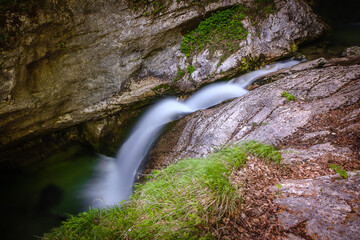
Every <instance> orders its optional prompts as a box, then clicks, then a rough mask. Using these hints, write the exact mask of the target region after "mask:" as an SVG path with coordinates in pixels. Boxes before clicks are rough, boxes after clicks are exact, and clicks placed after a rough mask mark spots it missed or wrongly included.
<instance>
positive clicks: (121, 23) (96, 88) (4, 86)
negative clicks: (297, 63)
mask: <svg viewBox="0 0 360 240" xmlns="http://www.w3.org/2000/svg"><path fill="white" fill-rule="evenodd" d="M128 3H129V2H128V1H115V0H107V1H89V0H82V1H72V0H66V1H61V2H58V1H55V2H54V1H51V2H46V3H45V4H44V6H39V8H37V9H36V13H35V15H30V14H27V13H17V14H14V13H10V12H8V13H5V17H6V19H7V21H6V22H7V24H6V26H5V28H7V29H8V30H9V31H10V30H11V31H14V32H15V31H17V33H18V34H17V35H18V36H17V37H12V38H11V40H12V41H10V42H9V46H8V47H7V48H2V49H1V50H0V54H1V57H0V116H1V118H0V148H1V149H5V148H8V147H9V146H10V145H13V144H16V142H18V143H19V142H20V141H28V140H31V139H34V138H36V137H38V136H41V135H44V134H48V133H51V132H55V131H59V130H62V129H65V128H68V127H72V126H75V125H77V124H80V123H83V122H87V121H94V120H97V119H101V118H104V117H106V116H109V115H112V114H115V113H117V112H119V111H122V110H126V109H129V108H131V106H132V104H137V103H138V102H144V101H145V102H146V101H148V100H149V99H153V98H156V97H157V96H158V93H157V91H155V90H154V89H156V88H157V87H159V86H160V85H162V84H165V85H167V86H168V87H169V88H172V89H173V90H174V91H177V92H189V91H193V90H194V89H196V88H197V87H199V86H200V85H202V84H204V83H206V82H210V81H215V80H217V79H219V78H222V77H224V76H227V75H229V74H234V73H236V72H237V71H239V69H237V67H238V60H239V59H241V58H242V57H245V56H249V55H250V54H251V56H252V57H254V58H256V57H259V56H260V55H265V56H266V57H267V59H275V58H279V57H281V56H284V55H287V54H289V52H291V45H292V44H293V43H295V44H301V43H302V42H304V41H308V40H311V39H313V38H316V37H318V36H320V35H321V34H322V33H323V32H324V31H325V29H326V27H325V25H324V24H323V23H321V22H320V21H319V19H318V18H317V17H316V16H315V15H314V14H313V13H312V12H311V9H310V7H309V6H308V5H307V4H306V3H305V2H304V1H303V0H289V1H276V4H277V7H278V9H279V11H276V12H275V13H272V14H270V15H269V16H268V17H267V18H266V19H264V20H263V21H261V22H259V23H258V26H257V28H258V29H259V36H257V34H256V31H257V30H256V28H255V26H252V25H251V22H250V20H249V19H245V20H244V25H245V26H246V27H248V30H249V34H248V37H247V39H246V40H245V41H242V42H239V44H240V45H241V46H242V48H240V50H239V51H238V52H236V53H234V54H233V55H231V56H230V57H229V58H228V59H227V60H226V61H225V62H224V63H223V64H222V65H221V66H220V67H217V63H218V58H214V59H212V60H209V61H208V60H206V57H207V56H208V52H207V50H206V49H205V50H204V51H203V52H200V53H199V54H198V56H196V57H194V58H193V62H192V63H191V64H193V65H194V66H195V67H196V71H195V72H194V73H193V74H192V76H190V75H189V74H186V75H185V76H184V78H183V79H182V80H181V81H178V82H176V83H175V84H174V83H172V79H174V78H175V77H176V74H177V71H178V67H181V68H183V69H185V68H186V66H187V64H190V63H187V60H186V58H185V56H184V55H183V54H182V53H181V52H180V43H181V41H182V39H183V34H182V32H183V31H185V30H186V29H187V28H188V26H191V25H192V24H195V23H197V22H198V21H199V19H201V18H202V16H204V15H205V14H206V13H210V12H213V11H215V10H217V9H223V8H226V7H229V6H232V5H234V4H236V3H245V4H252V1H241V0H231V1H219V2H214V3H210V4H208V5H206V6H205V7H200V6H198V5H194V4H189V3H187V2H186V1H180V2H177V1H172V4H171V5H170V6H169V7H168V8H166V9H165V11H164V12H160V13H159V14H158V15H155V16H144V14H143V12H142V11H135V10H134V9H133V8H132V7H130V6H129V5H128ZM150 10H151V9H150ZM15 22H19V24H18V25H14V23H15ZM15 26H17V28H16V27H15ZM210 75H212V76H213V78H208V77H209V76H210ZM190 77H192V78H193V79H194V82H191V81H189V79H190ZM1 149H0V150H1Z"/></svg>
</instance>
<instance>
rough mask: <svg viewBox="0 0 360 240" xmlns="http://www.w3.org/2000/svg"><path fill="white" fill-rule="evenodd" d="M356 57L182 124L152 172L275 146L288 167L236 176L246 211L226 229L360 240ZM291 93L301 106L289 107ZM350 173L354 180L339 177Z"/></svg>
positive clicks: (264, 235)
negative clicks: (252, 143) (255, 144)
mask: <svg viewBox="0 0 360 240" xmlns="http://www.w3.org/2000/svg"><path fill="white" fill-rule="evenodd" d="M359 59H360V58H359V56H355V57H350V58H341V59H330V60H325V59H317V60H314V61H311V62H305V63H302V64H299V65H297V66H295V67H293V68H291V69H288V70H283V71H280V72H278V73H275V74H271V75H270V76H267V77H265V78H264V79H265V80H266V79H268V80H269V81H270V80H271V81H274V80H276V81H275V82H272V83H269V84H268V85H264V86H261V87H258V88H256V89H255V90H253V91H251V92H249V93H248V94H247V95H245V96H243V97H240V98H238V99H234V100H231V101H229V102H227V103H223V104H221V105H219V106H216V107H214V108H211V109H207V110H202V111H199V112H196V113H193V114H191V115H189V116H187V117H185V118H184V119H181V120H179V121H178V122H177V123H176V124H175V125H174V126H173V127H172V128H171V129H170V130H168V131H167V132H166V133H165V134H164V135H163V136H162V137H161V138H160V139H159V141H158V142H157V144H156V146H155V148H154V149H153V150H152V152H151V153H150V159H149V163H148V169H147V171H145V173H147V172H149V170H150V169H157V168H162V167H164V166H166V165H168V164H169V163H173V162H176V161H177V160H178V159H180V158H187V157H200V156H203V155H206V154H208V153H210V152H213V151H215V150H216V149H219V148H221V147H222V146H224V145H231V144H234V143H237V142H241V141H245V140H257V141H261V142H264V143H269V144H273V145H275V146H277V147H278V148H279V151H280V152H281V154H282V157H283V162H284V165H283V167H281V168H278V167H270V166H267V165H266V164H264V163H261V161H259V160H256V159H255V160H251V159H249V160H248V164H250V165H249V166H246V167H245V170H244V173H238V176H239V177H238V179H239V180H238V181H240V182H241V184H242V186H243V187H244V199H245V204H244V208H245V210H244V209H243V210H241V211H240V212H239V216H238V217H237V218H236V219H233V220H231V221H230V223H229V224H230V225H231V226H233V227H229V229H228V230H229V231H230V232H231V233H232V234H239V236H248V237H249V238H252V239H271V238H272V237H274V236H276V237H275V238H278V239H358V236H357V233H358V232H359V226H360V225H359V221H360V193H359V191H360V188H359V181H360V174H359V169H360V157H359V153H360V149H359V144H358V143H359V140H360V129H359V122H360V111H359V109H360V65H359V63H360V62H359ZM264 79H262V80H264ZM271 81H270V82H271ZM284 91H286V92H287V93H289V94H292V95H294V96H295V97H296V100H295V101H287V100H286V98H285V97H282V96H281V93H282V92H284ZM254 161H255V162H254ZM331 166H333V167H334V166H336V167H334V168H335V170H333V169H331ZM337 167H338V169H337ZM337 170H338V171H337ZM342 171H343V172H342ZM344 171H346V172H347V176H348V177H347V178H345V177H343V176H340V175H339V173H342V174H343V173H344ZM263 178H266V179H263ZM235 179H237V178H235ZM262 179H263V180H262ZM278 184H279V185H278ZM247 199H248V200H247ZM249 206H250V207H249ZM259 218H261V219H262V218H264V219H263V220H260V221H259V220H258V219H259ZM233 229H237V230H233ZM229 239H231V234H230V238H229Z"/></svg>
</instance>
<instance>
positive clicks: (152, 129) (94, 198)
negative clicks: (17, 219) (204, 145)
mask: <svg viewBox="0 0 360 240" xmlns="http://www.w3.org/2000/svg"><path fill="white" fill-rule="evenodd" d="M298 63H299V61H296V60H289V61H284V62H279V63H275V64H272V65H267V66H265V68H263V69H260V70H256V71H253V72H251V73H248V74H245V75H242V76H240V77H237V78H234V79H232V80H231V81H229V82H227V83H213V84H209V85H207V86H206V87H204V88H202V89H200V90H198V91H197V92H195V93H194V94H193V95H192V96H191V97H190V98H188V99H187V100H185V101H184V102H181V101H178V100H176V99H175V98H166V99H163V100H161V101H160V102H158V103H156V104H155V105H154V106H153V107H152V108H151V109H150V110H148V112H146V113H145V115H144V116H143V117H142V118H141V119H140V120H139V122H138V123H137V124H136V126H135V128H134V130H133V132H132V133H131V134H130V136H129V138H128V139H127V140H126V141H125V143H124V144H123V145H122V146H121V148H120V150H119V152H118V154H117V156H116V158H110V157H105V156H102V161H100V163H99V166H98V167H97V169H98V172H97V177H96V178H95V179H94V180H93V181H92V182H90V183H89V185H88V186H87V188H86V189H85V192H84V195H85V198H86V199H88V200H89V204H90V205H91V206H95V207H102V206H111V205H113V204H116V203H118V202H119V201H121V200H127V199H128V198H129V196H130V195H131V192H132V188H133V184H134V179H135V176H136V174H137V170H138V168H139V166H140V164H141V163H142V161H143V160H144V158H145V157H146V155H147V153H148V151H149V149H150V147H151V146H152V144H153V143H154V141H155V140H156V139H157V138H158V136H159V134H160V132H161V130H162V128H163V127H164V126H165V125H166V124H167V123H169V122H171V121H173V120H176V119H179V118H181V117H183V116H185V115H187V114H190V113H192V112H195V111H197V110H200V109H206V108H209V107H212V106H214V105H216V104H219V103H221V102H223V101H225V100H228V99H232V98H235V97H240V96H243V95H244V94H246V93H247V92H248V91H247V90H246V89H245V88H246V87H248V86H249V85H250V84H251V83H252V82H254V81H255V80H256V79H258V78H260V77H263V76H265V75H267V74H269V73H272V72H276V71H278V70H279V69H283V68H290V67H292V66H294V65H296V64H298Z"/></svg>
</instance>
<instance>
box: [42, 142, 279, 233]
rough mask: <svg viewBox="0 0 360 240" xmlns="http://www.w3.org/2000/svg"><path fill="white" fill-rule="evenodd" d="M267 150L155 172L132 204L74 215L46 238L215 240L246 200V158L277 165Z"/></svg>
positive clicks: (251, 145)
mask: <svg viewBox="0 0 360 240" xmlns="http://www.w3.org/2000/svg"><path fill="white" fill-rule="evenodd" d="M261 148H264V149H270V148H271V147H269V146H268V145H263V144H261V143H258V142H255V141H251V142H247V143H243V144H239V145H236V146H233V147H231V148H228V147H227V148H224V149H222V150H220V151H218V152H216V153H214V154H211V155H209V156H208V157H206V158H195V159H185V160H180V161H179V162H177V163H176V164H173V165H170V166H168V167H167V168H166V169H163V170H155V171H153V173H152V174H151V175H150V176H149V179H148V181H147V182H146V183H144V184H137V185H136V186H135V191H134V193H133V195H132V196H131V199H130V201H129V202H127V203H125V202H122V203H121V205H120V206H119V207H115V208H104V209H90V210H89V211H88V212H85V213H81V214H79V215H78V216H76V217H74V216H72V217H70V219H69V220H67V221H66V222H64V223H63V225H62V226H61V227H59V228H57V229H55V230H54V231H53V232H51V233H47V234H45V236H44V239H213V238H214V236H213V235H212V234H211V233H212V232H211V230H212V229H214V228H216V223H217V222H218V221H219V220H221V219H222V218H223V217H224V216H231V214H232V213H233V212H234V210H235V208H236V207H237V206H238V204H239V203H240V201H241V196H240V195H239V192H238V188H239V186H238V185H236V184H235V183H234V181H233V179H232V177H231V176H232V173H233V172H234V171H238V170H239V169H241V168H242V167H243V165H244V164H245V163H246V158H247V156H246V154H247V153H250V154H255V155H261V156H262V157H271V158H272V159H276V160H274V161H277V158H276V154H274V153H273V151H275V150H273V149H272V150H273V151H271V153H263V152H262V151H261V150H259V149H261ZM268 151H269V150H267V151H265V152H268Z"/></svg>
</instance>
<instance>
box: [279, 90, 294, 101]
mask: <svg viewBox="0 0 360 240" xmlns="http://www.w3.org/2000/svg"><path fill="white" fill-rule="evenodd" d="M281 96H282V97H285V98H286V100H287V101H288V102H290V101H295V100H296V97H295V96H294V95H291V94H288V93H287V92H286V91H283V92H282V93H281Z"/></svg>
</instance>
